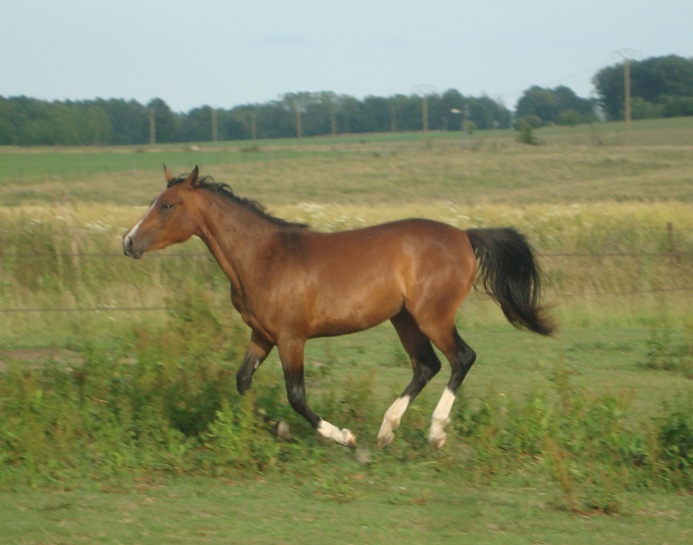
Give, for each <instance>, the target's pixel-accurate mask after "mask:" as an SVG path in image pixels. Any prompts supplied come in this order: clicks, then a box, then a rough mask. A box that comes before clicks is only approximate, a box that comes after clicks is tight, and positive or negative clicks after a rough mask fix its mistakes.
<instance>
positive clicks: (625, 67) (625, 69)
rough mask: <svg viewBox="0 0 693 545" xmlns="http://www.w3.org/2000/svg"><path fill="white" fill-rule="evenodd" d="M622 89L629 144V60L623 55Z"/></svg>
mask: <svg viewBox="0 0 693 545" xmlns="http://www.w3.org/2000/svg"><path fill="white" fill-rule="evenodd" d="M623 89H624V94H625V96H624V97H623V104H624V110H625V111H624V115H625V118H626V135H627V136H628V143H629V144H630V118H631V111H630V61H629V60H628V59H627V58H625V57H624V58H623Z"/></svg>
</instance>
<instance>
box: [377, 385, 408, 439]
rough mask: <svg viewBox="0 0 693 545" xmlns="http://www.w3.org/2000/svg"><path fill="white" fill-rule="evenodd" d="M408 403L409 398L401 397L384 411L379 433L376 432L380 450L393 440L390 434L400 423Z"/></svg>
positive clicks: (392, 434) (392, 435)
mask: <svg viewBox="0 0 693 545" xmlns="http://www.w3.org/2000/svg"><path fill="white" fill-rule="evenodd" d="M410 403H411V397H410V396H401V397H398V398H397V399H395V402H394V403H393V404H392V405H390V408H389V409H388V410H387V411H385V416H384V417H383V423H382V425H381V426H380V431H379V432H378V445H380V447H381V448H382V447H384V446H386V445H389V444H390V443H391V442H392V440H393V439H394V438H395V434H394V433H392V432H393V431H394V430H396V429H397V428H399V424H400V422H401V421H402V415H403V414H404V412H405V411H406V410H407V409H408V408H409V404H410Z"/></svg>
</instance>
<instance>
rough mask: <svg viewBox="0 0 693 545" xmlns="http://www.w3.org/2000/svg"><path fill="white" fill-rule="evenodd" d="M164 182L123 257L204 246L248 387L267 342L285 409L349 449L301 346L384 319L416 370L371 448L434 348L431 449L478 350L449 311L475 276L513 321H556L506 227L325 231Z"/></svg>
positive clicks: (348, 437)
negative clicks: (445, 369)
mask: <svg viewBox="0 0 693 545" xmlns="http://www.w3.org/2000/svg"><path fill="white" fill-rule="evenodd" d="M164 175H165V178H166V182H167V186H166V189H165V190H164V191H163V192H162V193H161V194H160V195H159V196H158V197H156V198H155V199H154V200H153V201H152V203H151V205H150V206H149V209H148V210H147V212H146V213H145V214H144V216H143V217H142V219H140V220H139V221H138V222H137V223H136V224H135V225H134V226H133V227H132V228H131V229H130V230H129V231H128V232H127V233H126V234H125V235H124V236H123V248H124V252H125V255H127V256H129V257H133V258H135V259H139V258H141V257H142V255H143V254H144V253H145V252H149V251H152V250H157V249H160V248H164V247H166V246H168V245H170V244H175V243H179V242H184V241H186V240H188V239H189V238H190V237H191V236H192V235H196V236H198V237H199V238H200V239H202V241H203V242H204V243H205V244H206V245H207V248H209V251H210V252H211V253H212V255H213V256H214V258H215V259H216V261H217V263H218V264H219V266H220V267H221V269H222V270H223V271H224V273H225V274H226V276H227V277H228V279H229V281H230V283H231V301H232V304H233V306H234V307H235V308H236V310H238V312H239V313H240V314H241V316H242V318H243V320H244V321H245V323H246V324H247V325H248V326H249V327H250V329H251V334H250V344H249V346H248V349H247V352H246V354H245V356H244V358H243V361H242V363H241V366H240V368H239V370H238V373H237V375H236V382H237V388H238V391H239V392H240V393H241V394H243V393H244V392H246V391H247V390H248V388H249V387H250V384H251V380H252V377H253V374H254V372H255V371H256V370H257V369H258V367H259V366H260V364H261V363H262V362H263V361H264V360H265V358H266V357H267V355H268V354H269V353H270V351H271V350H272V348H273V347H275V346H276V347H277V349H278V351H279V359H280V361H281V365H282V370H283V373H284V379H285V383H286V391H287V397H288V400H289V403H290V404H291V406H292V407H293V409H294V410H295V411H296V412H298V413H299V414H300V415H302V416H303V417H304V418H306V420H308V422H310V424H311V425H312V426H313V427H314V428H315V429H316V430H317V432H318V433H319V434H320V435H322V436H324V437H327V438H329V439H332V440H333V441H336V442H337V443H339V444H342V445H347V446H350V447H355V446H356V439H355V437H354V435H353V434H352V433H351V432H350V431H349V430H348V429H346V428H345V429H339V428H338V427H337V426H334V425H333V424H331V423H329V422H327V421H326V420H323V419H322V418H320V417H319V416H318V415H317V414H316V413H315V412H313V411H312V410H311V408H310V407H309V405H308V403H307V401H306V392H305V386H304V366H303V358H304V346H305V344H306V341H307V340H308V339H311V338H315V337H328V336H335V335H345V334H347V333H354V332H357V331H362V330H365V329H368V328H370V327H373V326H375V325H377V324H379V323H381V322H384V321H385V320H390V322H392V325H393V326H394V328H395V330H396V331H397V334H398V336H399V339H400V341H401V342H402V345H403V346H404V349H405V350H406V352H407V354H408V355H409V357H410V359H411V364H412V368H413V378H412V380H411V382H410V383H409V385H408V386H407V387H406V388H405V389H404V391H403V392H402V394H401V395H400V396H399V397H398V398H397V399H396V400H395V402H394V403H393V404H392V405H391V406H390V408H389V409H388V410H387V411H386V413H385V416H384V418H383V422H382V425H381V427H380V431H379V432H378V445H379V446H380V447H381V448H382V447H384V446H386V445H388V444H389V443H390V442H391V441H392V440H393V439H394V430H396V429H397V427H398V426H399V424H400V421H401V418H402V416H403V414H404V412H405V411H406V409H407V408H408V407H409V405H410V403H411V402H412V401H413V400H414V398H416V396H417V395H418V394H419V393H420V392H421V390H422V389H423V388H424V386H426V384H427V383H428V382H429V381H430V380H431V378H433V376H434V375H435V374H436V373H437V372H438V371H439V370H440V368H441V364H440V360H439V359H438V357H437V356H436V354H435V352H434V350H433V346H435V347H436V348H438V349H439V350H440V351H441V352H442V353H443V354H444V355H445V357H446V358H447V360H448V362H449V363H450V366H451V368H452V372H451V375H450V379H449V381H448V383H447V386H446V387H445V390H444V392H443V394H442V396H441V398H440V401H439V403H438V405H437V406H436V408H435V410H434V411H433V416H432V421H431V426H430V430H429V440H430V442H431V443H432V445H433V446H435V447H437V448H439V447H441V446H442V445H443V444H444V443H445V440H446V433H445V431H444V428H445V426H446V425H447V424H448V422H449V415H450V410H451V408H452V405H453V402H454V401H455V396H456V395H457V392H458V390H459V388H460V385H461V384H462V381H463V380H464V378H465V376H466V374H467V372H468V371H469V369H470V368H471V366H472V364H473V363H474V360H475V359H476V354H475V352H474V350H472V348H471V347H470V346H469V345H468V344H467V343H466V342H465V341H463V340H462V338H461V337H460V335H459V334H458V332H457V328H456V326H455V316H456V314H457V309H458V307H459V306H460V304H461V303H462V301H463V300H464V298H465V297H466V295H467V294H468V293H469V291H470V289H471V288H472V286H473V285H474V282H475V280H476V277H477V274H478V275H479V277H480V282H481V284H482V286H483V287H484V289H485V291H486V292H487V293H488V294H489V295H491V296H492V297H493V298H494V299H495V300H496V302H497V303H498V304H499V305H500V308H501V310H502V311H503V313H504V314H505V316H506V318H507V319H508V320H509V321H510V323H511V324H513V325H514V326H516V327H518V328H526V329H528V330H530V331H534V332H536V333H539V334H542V335H550V334H551V333H552V331H553V329H554V327H553V324H552V323H551V321H550V320H549V319H548V318H547V317H546V314H545V309H544V307H542V305H541V304H540V291H541V272H540V269H539V266H538V264H537V260H536V258H535V255H534V252H533V250H532V248H531V247H530V245H529V244H528V243H527V241H526V239H525V237H524V236H523V235H521V234H520V233H518V232H517V231H516V230H515V229H513V228H494V229H467V230H466V231H462V230H460V229H457V228H455V227H452V226H450V225H447V224H444V223H440V222H437V221H431V220H426V219H405V220H401V221H393V222H390V223H383V224H380V225H374V226H372V227H365V228H361V229H354V230H350V231H342V232H334V233H323V232H317V231H313V230H311V229H310V228H309V227H308V226H306V225H304V224H300V223H292V222H288V221H285V220H282V219H279V218H276V217H274V216H271V215H270V214H268V213H267V212H266V211H265V209H264V208H263V207H262V205H260V204H259V203H257V202H255V201H252V200H249V199H245V198H242V197H239V196H237V195H236V194H235V193H233V191H232V190H231V188H230V187H229V186H228V185H226V184H222V183H217V182H214V181H213V179H212V178H211V177H200V176H199V169H198V168H197V167H195V168H194V169H193V171H192V172H191V173H190V174H189V175H184V176H180V177H174V176H173V175H172V174H171V172H170V171H169V170H168V168H166V166H165V165H164Z"/></svg>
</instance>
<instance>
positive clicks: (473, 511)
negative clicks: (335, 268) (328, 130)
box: [0, 119, 693, 544]
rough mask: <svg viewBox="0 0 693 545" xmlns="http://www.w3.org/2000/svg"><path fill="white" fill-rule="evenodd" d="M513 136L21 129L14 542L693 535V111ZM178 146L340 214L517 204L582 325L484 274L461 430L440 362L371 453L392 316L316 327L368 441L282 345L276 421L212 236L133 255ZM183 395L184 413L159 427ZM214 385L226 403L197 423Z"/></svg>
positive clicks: (13, 382)
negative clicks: (124, 138)
mask: <svg viewBox="0 0 693 545" xmlns="http://www.w3.org/2000/svg"><path fill="white" fill-rule="evenodd" d="M514 136H515V135H514V134H513V133H512V132H511V131H491V132H480V133H476V134H474V135H473V136H472V137H471V138H470V137H467V136H463V135H450V134H442V133H441V134H438V133H433V134H431V135H430V142H431V145H430V146H426V145H424V142H423V140H422V139H421V135H416V134H402V135H394V136H393V135H368V136H344V137H337V138H319V139H303V140H302V141H301V142H300V143H296V142H295V141H259V142H257V143H248V142H245V143H214V144H204V145H200V146H197V147H183V146H157V147H156V148H153V149H152V148H148V147H143V148H141V149H134V148H133V149H130V148H127V149H126V148H112V149H111V148H104V149H59V150H56V149H30V150H26V149H16V148H11V149H0V162H1V163H2V165H3V168H2V169H0V170H1V171H2V172H1V173H0V202H2V203H3V205H2V206H0V225H1V226H2V229H1V230H0V241H1V242H2V244H1V245H0V259H1V260H2V268H1V269H0V285H2V290H0V308H1V311H0V368H1V369H2V370H3V375H2V378H1V379H0V419H2V423H1V424H0V465H2V468H3V469H1V470H0V486H2V487H3V488H2V491H0V528H2V531H1V532H0V543H13V544H14V543H26V544H29V543H56V544H57V543H122V542H131V543H162V542H167V543H236V542H239V543H240V542H242V543H295V542H299V541H300V542H303V543H324V542H325V541H326V540H327V539H329V540H330V542H334V543H355V542H364V541H365V542H368V543H390V542H391V541H393V540H398V541H400V542H402V543H421V542H428V543H459V542H460V541H461V540H465V539H466V540H472V539H474V540H476V541H480V542H484V543H542V542H543V543H583V542H584V543H594V542H595V541H597V540H599V541H602V540H605V539H610V540H617V541H618V542H619V543H653V542H658V543H670V544H674V543H682V544H683V543H689V542H690V541H691V539H692V538H693V523H692V522H691V521H693V509H692V508H691V493H692V492H693V476H692V474H691V471H692V469H691V466H690V461H691V460H693V416H692V415H691V410H690V409H691V407H692V406H693V401H692V400H693V380H691V379H692V378H693V320H692V318H691V312H690V309H691V308H693V283H692V282H693V274H692V272H693V263H692V260H693V175H691V172H693V153H692V152H693V120H690V119H688V120H687V119H675V120H667V121H651V122H637V123H634V124H633V130H632V133H631V134H630V135H627V134H626V133H625V130H624V127H623V126H622V125H619V124H598V125H595V126H592V127H587V126H586V127H577V128H575V129H566V128H551V129H542V130H540V131H538V132H537V136H538V138H539V139H540V140H541V141H542V142H543V145H541V146H536V147H533V146H532V147H530V146H524V145H522V144H519V143H517V142H516V141H515V139H514ZM164 162H165V163H167V164H168V165H169V166H170V167H171V168H172V170H173V171H174V172H184V171H186V170H189V169H190V168H191V167H192V166H194V165H195V164H199V165H200V168H201V172H202V173H203V174H210V175H212V176H214V178H215V179H216V180H218V181H223V182H228V183H230V184H231V185H232V186H233V188H234V190H235V191H237V192H238V193H239V194H241V195H243V196H247V197H250V198H253V199H257V200H259V201H260V202H262V203H264V204H266V205H267V206H268V207H269V209H270V211H271V212H272V213H274V214H277V215H279V216H281V217H285V218H287V219H295V220H302V221H308V222H309V223H310V224H311V225H312V226H313V227H314V228H316V229H321V230H337V229H345V228H350V227H356V226H361V225H366V224H372V223H376V222H380V221H386V220H390V219H396V218H402V217H409V216H423V217H430V218H434V219H439V220H442V221H445V222H447V223H451V224H453V225H457V226H459V227H467V226H492V225H496V226H497V225H513V226H515V227H518V228H519V229H521V230H522V231H523V232H525V233H526V234H527V235H528V236H529V238H530V240H532V242H533V243H534V245H535V246H536V247H537V249H538V250H539V252H540V254H541V255H542V256H543V257H542V263H543V266H544V269H545V272H546V273H547V275H548V279H549V287H548V289H547V299H548V301H549V302H550V303H552V304H553V305H554V311H553V312H554V314H555V316H556V317H557V319H558V321H559V323H560V327H561V330H560V333H559V334H558V336H557V337H556V338H554V339H544V338H539V337H537V336H533V335H530V334H527V333H523V332H518V331H515V330H513V329H512V327H511V326H510V325H509V324H508V323H507V322H506V321H505V320H504V318H503V316H502V314H501V312H500V311H499V310H498V308H497V307H496V306H495V304H493V303H492V302H490V301H489V300H488V299H487V298H485V297H483V296H481V295H480V294H474V295H472V296H470V298H469V299H468V301H466V302H465V304H464V305H463V307H462V312H461V313H460V315H459V320H458V322H459V328H460V331H461V333H462V335H463V336H464V337H465V339H466V340H467V341H468V342H469V343H470V344H471V345H472V346H473V347H474V348H475V350H476V352H477V354H478V356H479V357H478V361H477V364H476V366H475V367H474V369H473V370H472V372H471V373H470V375H469V377H468V379H467V381H466V382H465V385H464V387H463V394H462V399H460V401H459V403H458V404H457V405H456V408H455V411H454V414H453V423H452V424H451V425H450V428H449V430H450V438H449V440H448V444H447V445H446V446H445V448H444V449H443V450H442V451H439V452H432V451H431V450H430V448H429V447H428V445H427V444H426V441H425V428H426V426H427V423H428V419H429V415H430V413H431V411H432V409H433V407H434V406H435V403H436V402H437V400H438V397H439V396H440V393H441V391H442V389H443V387H444V384H445V382H446V380H447V376H444V375H446V372H443V373H441V375H440V376H439V377H436V379H435V380H434V381H433V382H432V383H431V384H430V385H429V387H428V388H427V389H426V390H425V391H424V393H422V395H421V397H420V398H419V399H417V402H416V404H415V405H414V406H412V408H411V409H410V410H409V411H408V413H407V415H406V416H405V418H404V420H403V423H402V427H401V429H400V430H399V432H398V433H397V438H396V439H395V443H394V444H393V445H392V447H391V448H389V449H387V450H385V451H376V450H375V434H376V432H377V429H378V426H379V423H380V419H381V417H382V413H383V411H384V410H385V409H386V408H387V407H388V406H389V404H390V403H391V402H392V400H393V399H394V397H395V396H396V395H398V393H399V392H400V390H401V389H402V388H403V387H404V386H405V385H406V383H407V382H408V380H409V376H410V371H409V369H408V362H407V361H406V358H405V356H404V353H403V350H402V349H401V348H400V347H399V344H398V342H397V339H396V335H395V333H394V331H393V330H392V328H391V327H390V326H389V325H388V324H385V325H383V326H379V327H377V328H375V329H373V330H371V331H369V332H365V333H362V334H358V335H353V336H347V337H340V338H335V339H318V340H315V341H314V342H311V343H309V346H308V351H307V357H306V360H307V373H308V376H307V389H308V392H309V396H310V398H311V400H312V402H313V404H314V405H315V406H316V407H317V409H318V410H319V411H320V412H322V413H323V414H324V415H325V416H326V417H329V419H330V420H333V421H334V423H335V424H338V425H339V426H348V427H350V428H352V429H353V430H354V431H355V432H356V433H357V436H358V438H359V443H360V446H361V448H362V449H363V450H361V451H359V456H358V460H360V462H359V461H358V460H357V459H356V457H355V456H354V453H353V452H351V451H349V450H347V449H343V448H340V447H337V446H335V445H331V444H326V443H323V442H321V441H319V440H318V439H317V438H316V437H315V435H314V432H313V431H312V430H310V429H309V428H308V426H307V425H306V424H305V423H304V422H302V421H301V420H300V418H298V417H295V416H294V415H293V413H292V412H291V411H290V409H289V408H288V407H287V404H286V402H285V401H284V394H283V393H282V391H281V383H282V379H281V370H280V368H279V362H278V359H277V357H276V355H272V356H270V358H269V359H268V361H267V362H266V363H265V364H264V365H263V368H262V369H261V370H260V371H259V372H258V378H257V382H256V384H255V385H254V389H253V392H254V393H253V395H255V396H257V398H253V399H252V400H251V401H253V402H255V403H257V404H258V405H257V407H256V409H258V408H259V410H260V411H261V412H264V413H270V414H271V415H273V416H281V417H283V418H285V419H286V420H287V421H288V422H289V424H290V426H291V429H292V432H293V435H294V441H293V442H291V443H288V444H282V443H280V442H277V441H276V440H274V439H273V438H271V436H270V435H269V434H268V433H267V432H266V431H265V430H264V429H260V430H257V429H256V424H255V423H254V422H255V421H256V420H257V419H256V418H255V416H254V414H253V413H252V412H250V413H248V414H247V415H246V416H244V414H245V413H244V411H245V410H246V409H247V406H246V405H242V404H239V403H241V402H240V401H238V400H237V396H236V397H234V396H233V394H232V393H230V392H231V390H232V386H233V384H232V383H233V373H234V372H235V369H236V366H237V365H238V361H239V358H240V357H241V356H242V351H243V349H244V346H243V344H244V340H245V338H246V336H247V332H246V331H245V329H244V327H243V326H242V325H241V324H240V323H239V320H238V318H237V317H234V315H233V313H232V310H231V307H230V304H229V302H228V282H227V281H226V280H225V279H224V278H223V276H222V275H221V273H220V272H219V271H218V268H217V266H216V265H215V264H214V263H213V262H212V261H211V259H209V257H207V256H206V253H205V252H206V250H205V249H204V248H203V247H202V245H201V244H200V243H199V242H197V241H191V242H189V243H186V245H184V246H178V247H174V248H170V249H167V250H165V251H163V252H161V253H159V254H156V255H155V254H152V255H151V256H147V257H146V258H145V259H144V260H142V261H138V262H135V261H133V260H128V259H126V258H124V257H122V249H121V242H120V237H121V235H122V233H123V232H124V231H125V229H126V228H127V227H129V226H130V225H132V224H133V223H134V222H135V221H137V219H139V217H140V216H141V214H142V213H143V212H144V210H145V209H146V206H147V204H148V203H149V202H150V201H151V199H152V198H153V197H154V196H155V195H156V194H157V193H158V192H159V191H160V190H161V189H162V188H163V185H164V179H163V173H162V168H161V165H162V163H164ZM190 323H192V324H195V325H193V326H192V327H191V326H190V325H186V324H190ZM205 325H206V327H205ZM210 332H211V333H210ZM205 388H207V389H208V390H205ZM198 390H200V391H207V392H208V394H207V395H202V396H200V395H199V392H198ZM116 392H119V393H118V396H116ZM162 392H164V393H165V394H162ZM167 395H170V396H173V395H175V396H178V397H176V398H175V400H174V402H172V403H173V405H172V406H173V409H171V408H169V409H168V410H169V413H168V418H169V419H172V418H173V417H172V416H171V415H174V416H175V415H177V416H176V418H178V421H177V422H178V428H176V427H175V426H173V425H169V424H170V422H168V421H167V422H168V423H165V424H164V425H163V427H161V428H159V427H157V426H160V425H161V422H160V421H159V420H157V419H159V418H160V415H159V413H157V412H156V410H158V408H160V406H162V407H165V406H166V403H168V402H169V401H170V400H169V399H168V398H167V397H166V396H167ZM214 396H218V399H221V398H224V397H228V396H230V397H229V399H231V403H232V405H231V408H230V409H229V408H228V407H227V408H224V407H225V406H221V408H219V407H218V406H212V408H210V409H208V411H209V413H208V414H209V416H210V418H214V420H213V421H212V422H211V424H210V426H209V428H205V430H204V431H203V432H202V434H201V435H199V436H195V435H191V436H187V435H186V436H184V434H183V433H181V431H180V430H181V429H187V428H185V426H191V425H193V426H194V425H195V422H196V420H195V419H197V421H199V420H200V419H201V418H204V414H203V413H201V412H199V413H198V412H196V410H197V407H198V406H200V405H209V404H208V403H206V400H209V399H210V398H214ZM215 399H216V398H215ZM129 400H131V401H132V403H133V404H132V405H128V403H129V402H130V401H129ZM191 400H192V401H191ZM133 407H135V408H133ZM215 407H216V409H215ZM244 407H245V408H244ZM172 410H173V411H174V412H173V413H172V412H171V411H172ZM228 410H230V411H231V414H230V415H229V414H227V412H228ZM128 411H134V412H133V414H134V415H135V416H127V415H128V414H130V413H129V412H128ZM138 411H139V412H138ZM186 411H187V412H186ZM215 411H216V412H215ZM225 411H227V412H225ZM275 413H276V414H275ZM215 415H216V416H215ZM183 418H192V419H193V421H192V422H190V421H188V420H185V421H184V420H181V419H183ZM224 418H227V419H226V420H224ZM229 418H230V420H229ZM128 426H129V427H128ZM126 428H127V429H126ZM157 430H158V431H157ZM253 430H255V431H256V432H257V436H255V435H252V432H253ZM249 434H250V435H249ZM133 437H135V439H133ZM238 437H244V438H245V439H244V440H243V441H242V442H241V443H239V442H238ZM49 451H50V452H49ZM364 460H368V462H367V463H363V462H364Z"/></svg>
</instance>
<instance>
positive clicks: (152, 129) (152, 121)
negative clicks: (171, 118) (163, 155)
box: [149, 108, 156, 146]
mask: <svg viewBox="0 0 693 545" xmlns="http://www.w3.org/2000/svg"><path fill="white" fill-rule="evenodd" d="M155 115H156V110H154V108H149V143H150V144H151V145H152V146H153V145H154V144H156V117H155Z"/></svg>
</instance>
